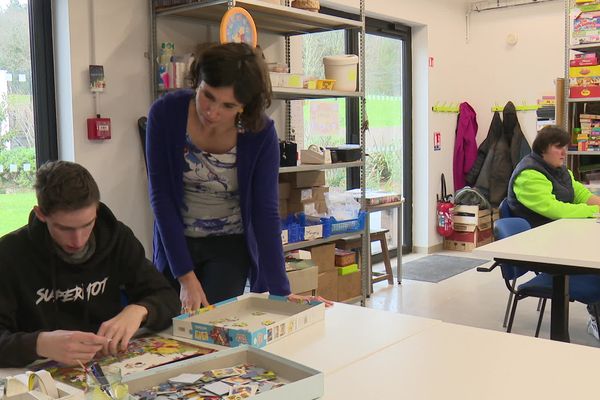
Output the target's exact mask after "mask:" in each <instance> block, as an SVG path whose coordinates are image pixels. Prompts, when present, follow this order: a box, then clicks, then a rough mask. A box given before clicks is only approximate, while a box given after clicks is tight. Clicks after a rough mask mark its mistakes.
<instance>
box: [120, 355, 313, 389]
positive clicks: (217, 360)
mask: <svg viewBox="0 0 600 400" xmlns="http://www.w3.org/2000/svg"><path fill="white" fill-rule="evenodd" d="M241 364H250V365H255V366H257V367H260V368H264V369H265V370H270V371H273V372H275V374H277V376H278V377H280V378H281V379H282V380H285V381H288V382H289V383H287V384H285V385H283V386H279V387H277V388H275V389H271V390H268V391H265V392H262V393H259V394H257V395H256V396H253V397H256V398H257V399H260V400H276V399H295V400H312V399H317V398H321V397H322V396H323V388H324V374H323V373H322V372H319V371H317V370H315V369H312V368H309V367H306V366H304V365H302V364H299V363H296V362H294V361H291V360H288V359H286V358H283V357H280V356H277V355H275V354H271V353H268V352H266V351H264V350H260V349H255V348H252V347H248V346H241V347H237V348H235V349H226V350H221V351H218V352H216V353H211V354H207V355H206V356H203V357H195V358H191V359H188V360H183V361H180V362H177V363H174V364H168V365H164V366H161V367H157V368H153V369H151V370H148V371H144V372H140V373H139V374H134V375H129V376H127V377H125V378H123V382H124V383H126V384H127V386H128V387H129V392H130V393H137V392H140V391H142V390H148V389H150V388H152V387H154V386H158V385H160V384H161V383H164V382H167V381H168V380H169V378H173V377H175V376H178V375H181V374H183V373H193V374H201V373H203V372H206V371H209V370H213V369H221V368H230V367H233V366H236V365H241Z"/></svg>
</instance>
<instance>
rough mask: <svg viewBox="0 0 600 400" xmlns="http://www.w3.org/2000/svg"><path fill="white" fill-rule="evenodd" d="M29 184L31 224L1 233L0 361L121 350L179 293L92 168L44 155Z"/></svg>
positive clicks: (165, 314)
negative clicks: (114, 208) (103, 198)
mask: <svg viewBox="0 0 600 400" xmlns="http://www.w3.org/2000/svg"><path fill="white" fill-rule="evenodd" d="M35 190H36V197H37V202H38V204H37V205H36V206H35V207H34V208H33V211H32V212H31V214H30V216H29V223H28V224H27V225H26V226H24V227H22V228H20V229H18V230H16V231H14V232H11V233H9V234H7V235H6V236H4V237H3V238H1V239H0V367H20V366H24V365H26V364H28V363H31V362H32V361H34V360H36V359H38V358H49V359H53V360H56V361H59V362H62V363H65V364H76V363H77V361H82V362H85V361H88V360H90V359H91V358H92V357H93V356H94V355H95V354H96V353H98V352H102V353H112V354H115V353H117V352H118V351H119V350H125V349H126V347H127V343H128V342H129V339H131V337H132V336H133V334H134V333H135V332H136V331H137V330H138V328H140V326H144V327H146V328H148V329H150V330H162V329H165V328H167V327H168V326H169V325H170V323H171V318H172V317H174V316H175V315H177V313H178V312H179V310H180V303H179V299H178V296H177V293H176V292H175V291H174V290H173V289H172V288H171V286H170V285H169V283H168V282H167V281H166V279H165V278H164V277H163V276H162V275H161V274H160V273H159V272H158V271H157V270H156V268H155V267H154V266H153V265H152V263H151V262H150V261H149V260H148V259H146V257H145V255H144V249H143V247H142V245H141V243H140V242H139V241H138V240H137V239H136V238H135V236H134V235H133V232H132V231H131V229H129V228H128V227H127V226H125V225H124V224H123V223H121V222H119V221H117V219H116V218H115V216H114V215H113V214H112V212H111V211H110V210H109V209H108V207H107V206H106V205H104V204H103V203H101V202H100V194H99V191H98V186H97V184H96V182H95V181H94V179H93V178H92V176H91V175H90V173H89V172H88V171H87V170H86V169H85V168H83V167H82V166H81V165H78V164H75V163H71V162H66V161H55V162H49V163H46V164H45V165H43V166H42V167H40V169H39V170H38V171H37V175H36V183H35Z"/></svg>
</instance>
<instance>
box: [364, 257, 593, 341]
mask: <svg viewBox="0 0 600 400" xmlns="http://www.w3.org/2000/svg"><path fill="white" fill-rule="evenodd" d="M439 254H445V255H451V256H460V257H469V256H470V254H469V253H462V252H451V251H444V252H442V253H439ZM419 257H424V255H422V254H419V255H416V254H411V255H407V256H404V257H403V263H406V262H409V261H410V260H414V259H416V258H419ZM395 264H396V260H395V259H392V266H394V265H395ZM489 265H491V262H490V263H489V264H485V266H489ZM374 269H375V270H383V265H382V264H377V265H375V266H374ZM531 276H533V275H531ZM528 277H529V275H525V276H524V277H522V278H520V279H521V280H523V281H524V279H527V278H528ZM395 280H396V279H395ZM517 282H518V281H517ZM507 300H508V290H507V289H506V286H505V285H504V281H503V280H502V277H501V275H500V269H499V268H496V269H494V271H492V272H488V273H483V272H477V270H476V268H473V269H471V270H469V271H466V272H463V273H461V274H458V275H456V276H453V277H451V278H448V279H446V280H443V281H441V282H439V283H428V282H419V281H411V280H406V279H405V280H403V281H402V285H398V284H397V283H395V284H394V285H393V286H389V285H388V284H387V282H379V283H377V284H375V286H374V293H373V295H372V296H371V298H370V299H368V302H367V307H372V308H376V309H381V310H388V311H395V312H400V313H405V314H410V315H416V316H421V317H428V318H435V319H440V320H442V321H446V322H452V323H457V324H462V325H468V326H474V327H478V328H486V329H492V330H498V331H504V330H505V328H503V327H502V320H503V318H504V310H505V307H506V302H507ZM536 307H537V300H536V299H524V300H521V301H520V302H519V305H518V307H517V314H516V317H515V322H514V325H513V334H521V335H528V336H534V334H535V327H536V324H537V318H538V313H537V311H536ZM569 313H570V318H569V323H570V325H569V326H570V335H571V342H572V343H577V344H581V345H587V346H594V347H600V342H599V341H597V340H596V339H595V338H594V337H593V336H591V335H589V334H588V333H587V320H588V313H587V311H586V308H585V305H583V304H581V303H571V304H570V308H569ZM549 337H550V302H548V304H547V306H546V312H545V313H544V321H543V323H542V329H541V332H540V338H545V339H548V338H549Z"/></svg>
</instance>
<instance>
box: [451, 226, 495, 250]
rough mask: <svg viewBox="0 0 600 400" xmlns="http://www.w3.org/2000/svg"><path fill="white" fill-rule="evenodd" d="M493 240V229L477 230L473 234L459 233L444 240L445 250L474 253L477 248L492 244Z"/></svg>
mask: <svg viewBox="0 0 600 400" xmlns="http://www.w3.org/2000/svg"><path fill="white" fill-rule="evenodd" d="M492 240H493V235H492V229H491V228H490V229H485V230H482V231H480V230H479V229H475V231H473V232H457V231H455V232H454V233H452V235H450V236H448V237H447V238H444V249H445V250H456V251H472V250H473V249H474V248H475V247H479V246H483V245H484V244H488V243H491V242H492Z"/></svg>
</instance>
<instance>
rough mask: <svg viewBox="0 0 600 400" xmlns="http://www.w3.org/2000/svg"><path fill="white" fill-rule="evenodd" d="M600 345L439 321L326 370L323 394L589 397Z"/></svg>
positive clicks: (497, 399)
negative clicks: (358, 359) (354, 359)
mask: <svg viewBox="0 0 600 400" xmlns="http://www.w3.org/2000/svg"><path fill="white" fill-rule="evenodd" d="M598 360H600V349H596V348H591V347H585V346H579V345H574V344H568V343H561V342H555V341H550V340H544V339H539V338H532V337H527V336H521V335H514V334H506V333H504V332H496V331H490V330H485V329H479V328H472V327H467V326H461V325H454V324H448V323H442V324H438V325H435V326H433V327H431V328H429V329H427V330H425V331H422V332H421V333H419V334H417V335H414V336H411V337H409V338H406V339H405V340H402V341H400V342H398V343H397V344H395V345H393V346H390V347H388V348H386V349H384V350H382V351H379V352H377V353H375V354H373V355H371V356H369V357H367V358H365V359H363V360H360V361H359V362H357V363H354V364H352V365H350V366H348V367H346V368H343V369H341V370H339V371H337V372H335V373H333V374H331V375H326V376H325V396H324V397H323V400H342V399H359V398H368V399H411V400H420V399H423V400H431V399H448V400H450V399H457V400H471V399H472V400H506V399H544V400H553V399H556V400H558V399H561V400H562V399H586V398H589V397H590V396H592V397H593V396H594V395H591V394H590V393H591V392H594V391H595V389H593V388H591V387H590V386H593V383H592V382H596V380H597V375H598Z"/></svg>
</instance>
